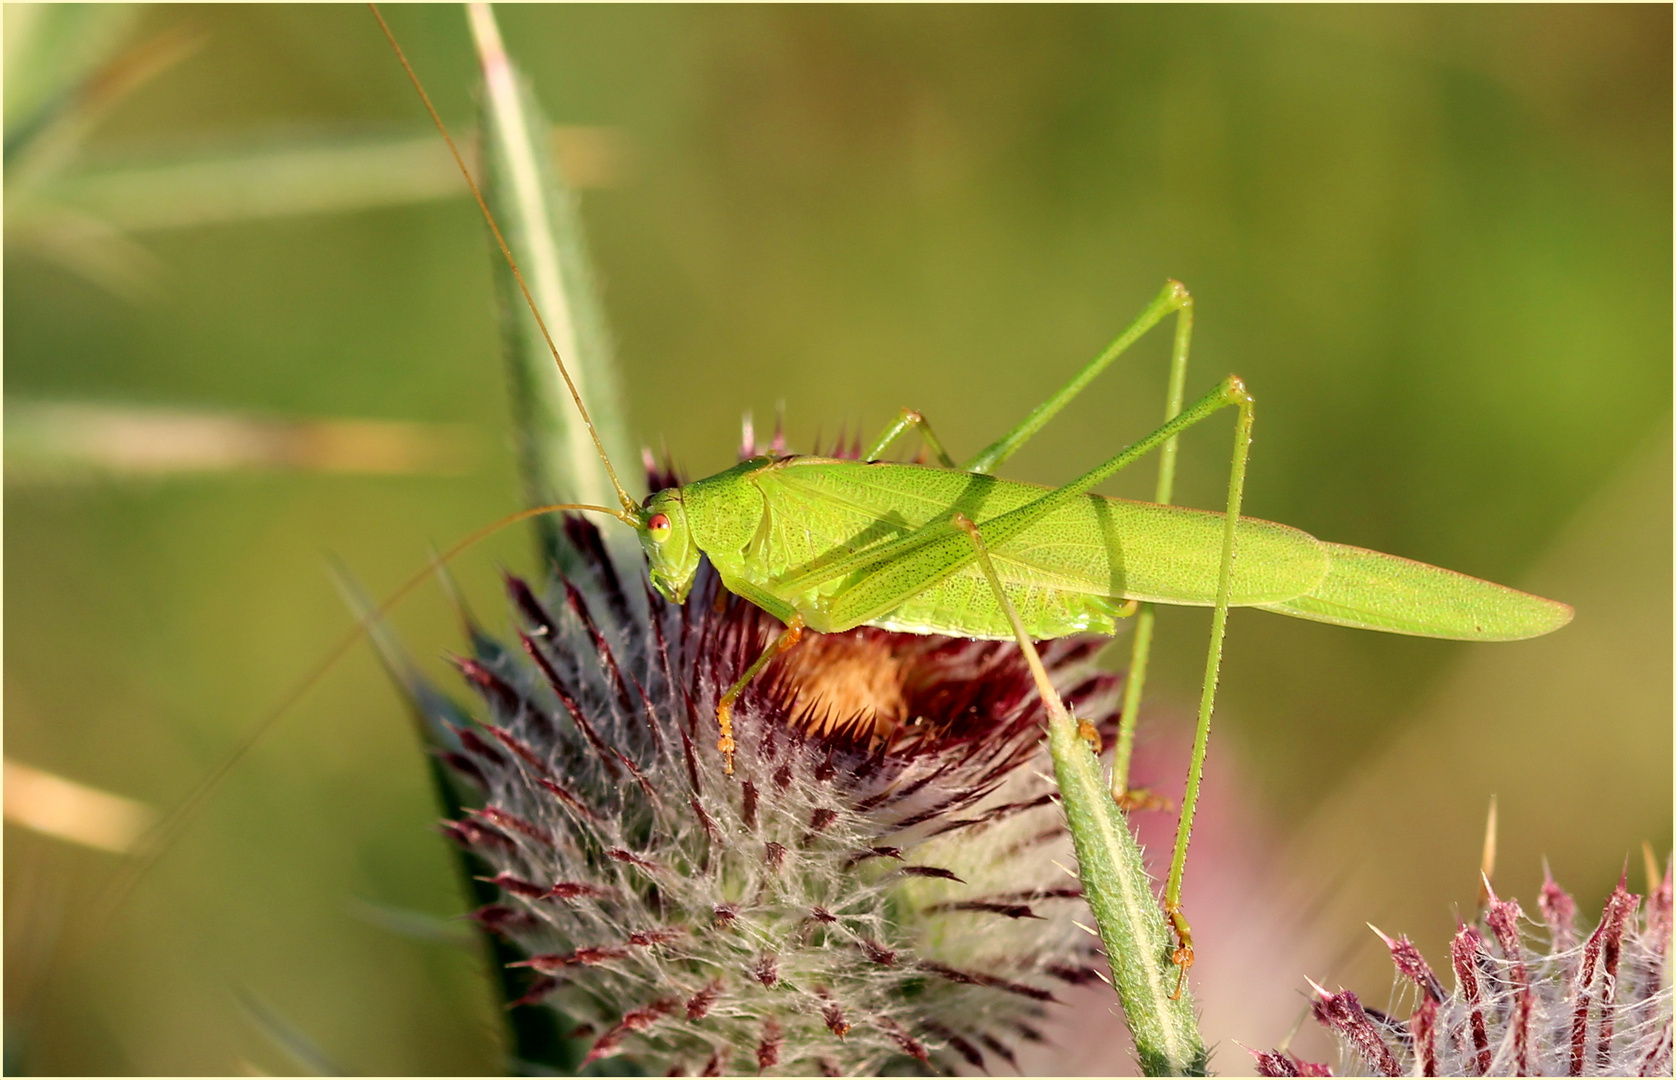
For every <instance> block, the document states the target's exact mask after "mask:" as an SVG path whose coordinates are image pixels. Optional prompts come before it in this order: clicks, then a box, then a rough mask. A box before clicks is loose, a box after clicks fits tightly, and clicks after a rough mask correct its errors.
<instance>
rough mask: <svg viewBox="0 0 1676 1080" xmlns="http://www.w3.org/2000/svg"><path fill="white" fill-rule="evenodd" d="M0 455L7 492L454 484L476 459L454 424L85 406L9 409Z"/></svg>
mask: <svg viewBox="0 0 1676 1080" xmlns="http://www.w3.org/2000/svg"><path fill="white" fill-rule="evenodd" d="M5 448H6V481H7V482H8V483H18V482H24V483H29V482H36V483H39V482H53V481H62V480H67V479H74V478H76V477H77V476H78V475H85V474H87V473H107V474H117V475H127V476H162V475H166V474H171V473H183V472H230V471H237V470H247V469H251V470H299V471H309V472H330V473H356V474H363V475H369V474H370V475H413V474H419V475H437V474H442V475H458V474H461V473H464V472H467V471H469V467H470V464H471V458H472V454H471V443H470V439H469V438H468V432H467V430H466V429H464V428H462V427H460V426H458V425H448V424H419V423H407V422H401V421H393V420H360V419H267V418H258V417H250V416H241V415H238V414H234V413H217V412H199V411H191V410H184V409H160V408H143V407H138V406H129V405H103V404H95V403H90V402H17V401H12V402H8V403H7V404H6V431H5Z"/></svg>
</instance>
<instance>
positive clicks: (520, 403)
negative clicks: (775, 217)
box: [470, 4, 641, 566]
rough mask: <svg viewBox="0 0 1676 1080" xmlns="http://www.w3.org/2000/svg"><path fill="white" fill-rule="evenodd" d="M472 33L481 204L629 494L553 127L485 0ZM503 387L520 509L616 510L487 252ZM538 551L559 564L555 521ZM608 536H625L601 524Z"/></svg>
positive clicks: (511, 289) (548, 359)
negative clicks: (481, 82) (524, 504)
mask: <svg viewBox="0 0 1676 1080" xmlns="http://www.w3.org/2000/svg"><path fill="white" fill-rule="evenodd" d="M470 13H471V28H472V37H473V39H474V40H475V42H476V44H477V52H478V56H479V58H480V60H481V61H482V64H483V75H484V79H485V81H486V84H487V90H486V93H485V94H484V97H483V115H482V120H481V130H482V132H483V158H484V172H485V184H484V193H485V197H486V199H487V201H488V204H489V209H490V210H491V211H492V212H493V213H494V215H495V218H496V220H497V221H498V222H499V223H500V228H501V232H502V233H503V234H504V235H505V237H506V241H507V244H508V245H509V246H510V247H511V249H512V253H513V255H514V257H516V258H517V260H518V265H519V267H520V268H521V269H522V271H523V274H524V280H525V282H526V283H527V284H528V285H529V289H530V294H531V295H532V296H533V297H534V299H535V302H536V305H537V306H538V307H539V308H540V309H541V314H542V317H543V318H544V319H545V320H546V322H547V327H548V329H549V330H550V331H551V332H552V335H553V342H554V344H555V345H556V346H557V347H558V350H559V354H560V356H561V357H563V359H564V363H565V366H566V368H568V369H569V371H570V376H571V379H572V380H573V381H574V383H575V384H576V389H577V392H578V393H580V394H581V396H582V400H583V403H584V404H585V405H586V406H587V408H588V411H589V412H590V413H591V414H592V416H593V421H594V424H595V426H596V428H597V429H598V431H599V435H600V439H601V441H602V442H603V443H604V444H605V448H606V452H607V453H608V454H610V456H611V458H612V461H613V463H614V464H616V465H617V466H618V467H619V468H620V469H622V470H623V473H622V476H621V479H622V480H623V482H624V486H625V487H627V488H629V493H630V494H631V495H639V494H641V492H640V491H639V490H638V486H637V483H636V477H637V474H638V469H637V468H634V467H633V466H634V464H635V462H636V461H637V458H636V456H635V455H634V454H633V445H632V443H631V441H630V439H629V435H628V425H627V419H626V414H627V410H626V408H625V406H624V399H623V394H622V389H621V387H620V385H619V381H618V378H617V374H616V363H615V360H614V359H613V355H612V345H611V336H610V333H609V330H608V328H607V325H606V320H605V311H604V308H603V306H602V304H601V303H600V299H599V293H598V289H597V288H596V287H595V283H594V282H595V279H594V274H593V271H592V268H591V264H590V263H589V260H588V254H587V244H586V241H585V238H584V236H583V230H582V216H581V211H580V208H579V206H578V203H577V199H576V196H575V193H574V192H573V191H572V190H571V189H570V188H569V187H568V186H567V185H566V184H565V182H564V179H563V177H561V176H560V175H559V172H558V169H557V167H556V165H555V163H554V161H553V156H552V153H551V149H550V148H551V147H552V145H553V142H552V131H551V128H550V127H549V125H548V123H547V120H546V118H545V117H544V116H543V115H542V112H541V108H540V106H539V105H538V104H537V102H536V100H535V96H534V95H533V94H532V93H530V91H529V89H528V86H527V84H526V83H525V82H524V80H523V79H522V77H521V76H520V75H519V74H518V73H517V71H516V69H515V68H514V67H513V66H512V63H511V61H510V60H509V59H508V58H507V56H506V53H505V50H504V48H503V47H502V45H501V39H500V31H499V29H498V28H497V27H496V25H495V21H494V15H493V13H492V11H491V10H490V9H489V7H488V5H486V4H478V5H472V7H471V9H470ZM494 262H495V282H496V293H497V295H498V297H499V302H500V310H501V332H502V337H503V340H504V342H505V352H506V358H507V364H508V371H509V375H510V378H511V386H512V409H513V419H514V425H515V435H516V439H517V444H518V456H519V467H520V470H521V473H522V475H523V479H524V488H525V498H526V499H527V500H528V501H529V503H530V505H532V506H533V505H539V504H543V503H552V502H586V503H595V504H598V505H602V506H615V505H617V496H616V493H615V492H614V491H613V489H612V487H611V483H610V479H609V477H608V476H607V474H606V471H605V468H604V466H603V465H602V464H601V462H600V460H599V455H598V453H597V451H596V450H595V448H594V444H593V440H592V439H591V438H590V437H589V435H588V432H587V430H586V428H585V427H584V426H583V424H582V421H581V417H580V416H579V415H578V414H577V410H576V406H575V405H574V404H573V403H572V402H571V400H570V395H569V393H568V392H567V391H566V389H565V386H564V383H563V381H562V379H561V378H560V376H559V372H558V369H557V367H556V366H555V365H554V363H553V357H552V354H551V352H549V350H548V348H547V343H546V341H545V340H544V338H543V337H542V334H541V331H540V328H539V327H538V326H537V324H536V321H535V318H534V317H533V316H532V315H531V314H530V311H529V308H528V306H527V305H526V304H525V302H524V298H523V295H522V293H521V291H520V290H519V289H518V285H517V282H516V281H515V280H514V279H513V277H512V274H511V271H510V270H509V269H508V268H507V267H506V265H505V263H504V261H503V260H502V259H501V256H500V254H499V253H498V252H496V253H495V255H494ZM535 524H536V528H537V529H538V531H539V535H540V536H541V541H542V548H543V550H544V552H546V553H548V554H550V555H552V556H555V557H557V558H559V559H560V565H561V566H563V565H565V559H566V558H567V555H566V552H565V545H564V544H563V542H562V541H561V539H560V535H561V534H560V531H559V523H558V521H557V520H556V519H554V518H551V517H544V518H538V519H536V523H535ZM606 535H607V536H608V537H611V538H614V539H615V540H616V541H617V542H623V541H625V540H632V537H626V538H625V537H622V536H620V535H619V530H613V529H608V530H607V531H606Z"/></svg>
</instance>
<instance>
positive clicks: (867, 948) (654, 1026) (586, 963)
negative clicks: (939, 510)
mask: <svg viewBox="0 0 1676 1080" xmlns="http://www.w3.org/2000/svg"><path fill="white" fill-rule="evenodd" d="M665 479H666V478H656V479H655V481H654V489H655V488H656V487H657V486H658V483H659V482H662V481H664V480H665ZM565 528H566V532H567V535H568V537H569V540H570V542H571V544H572V545H573V546H574V548H575V549H576V550H577V551H579V552H581V553H582V554H583V558H582V559H581V560H580V563H579V565H581V566H582V567H583V568H584V571H585V572H584V573H577V574H574V575H573V577H572V579H571V580H556V581H554V582H552V583H551V584H550V585H549V586H548V587H547V588H545V589H543V590H537V589H533V588H531V587H530V586H529V585H527V584H526V583H525V582H524V581H522V580H519V579H518V578H508V588H509V592H510V594H511V597H512V601H513V607H514V609H515V612H516V619H517V623H518V631H517V637H518V646H517V647H516V648H502V647H499V646H497V645H496V644H495V643H494V642H493V641H492V640H491V639H489V638H487V637H486V636H484V635H482V634H480V633H476V632H474V633H473V638H474V643H475V655H474V656H473V657H472V658H470V659H463V660H461V661H460V662H459V666H460V669H461V671H462V672H463V674H464V675H465V677H466V679H467V681H468V682H469V683H470V684H471V686H472V687H473V688H474V689H475V690H476V691H477V692H478V694H479V696H480V697H481V698H482V700H483V702H484V704H485V705H486V706H487V708H488V713H489V715H488V717H487V719H486V720H485V721H484V722H482V723H481V724H479V725H476V726H465V725H456V727H455V731H456V737H457V746H456V748H455V749H454V750H453V751H452V752H450V753H448V754H445V755H444V757H445V760H447V761H448V762H449V763H450V764H451V765H452V766H453V768H454V769H455V771H456V772H458V773H459V774H460V775H461V776H463V777H465V778H467V779H469V781H470V782H471V783H472V784H473V785H474V786H475V787H476V788H478V789H479V790H480V791H481V793H482V794H481V805H480V806H478V807H477V808H475V809H472V810H471V811H470V812H468V813H467V814H466V815H464V816H463V817H461V818H459V819H458V820H454V821H450V822H448V823H446V827H447V829H448V830H449V832H451V833H452V835H453V837H454V839H455V840H457V841H458V842H459V843H460V844H462V845H464V846H465V847H466V848H468V849H469V850H470V851H471V852H473V853H475V855H476V856H477V857H479V858H481V859H482V860H483V861H484V862H485V863H486V864H488V866H489V867H491V868H492V874H490V875H486V876H487V877H489V878H490V880H492V881H493V882H494V883H495V884H497V885H498V886H499V888H500V890H501V893H502V895H501V898H500V899H499V901H498V902H496V903H494V904H490V905H488V906H486V907H484V908H482V909H481V910H479V911H478V912H477V913H476V918H477V919H478V921H479V922H480V923H481V924H482V925H484V926H485V927H487V928H488V929H490V930H492V931H494V932H496V933H498V934H500V935H503V936H504V937H505V938H507V939H509V940H510V941H511V942H512V943H514V944H515V945H516V946H517V947H518V948H519V949H520V950H522V952H523V954H524V955H525V956H526V957H527V959H526V960H524V961H522V962H521V963H523V964H524V965H526V966H527V967H528V968H529V969H531V970H532V971H533V972H534V973H535V980H534V982H533V983H532V984H531V986H530V989H529V993H528V994H526V995H525V999H524V1000H525V1001H526V1002H533V1001H549V1002H552V1003H554V1004H556V1005H558V1006H559V1007H560V1008H561V1009H562V1010H563V1011H564V1013H565V1014H566V1015H567V1016H570V1017H572V1018H574V1019H577V1020H580V1021H582V1022H583V1023H584V1025H585V1027H586V1028H588V1029H591V1032H590V1035H591V1038H592V1049H591V1050H590V1052H589V1059H590V1060H591V1059H593V1058H598V1057H604V1056H608V1055H613V1054H626V1055H630V1056H632V1058H633V1059H634V1061H635V1063H636V1064H637V1065H638V1066H640V1067H642V1068H644V1069H646V1070H648V1071H656V1072H662V1071H664V1070H665V1069H683V1070H691V1071H700V1072H705V1073H716V1072H718V1071H724V1070H740V1069H760V1070H761V1071H763V1072H785V1073H809V1072H814V1071H828V1072H831V1071H836V1072H841V1073H858V1072H873V1071H877V1070H879V1069H881V1068H884V1067H887V1066H900V1065H904V1064H905V1065H909V1066H914V1064H915V1061H914V1059H917V1061H918V1063H919V1065H918V1066H917V1067H931V1068H936V1069H939V1070H943V1071H950V1070H958V1069H961V1068H971V1069H982V1068H986V1067H988V1065H989V1063H990V1062H991V1061H993V1060H995V1059H1000V1060H1001V1061H1004V1062H1011V1061H1012V1060H1013V1047H1014V1045H1015V1044H1016V1043H1017V1042H1018V1041H1019V1040H1020V1039H1024V1040H1035V1039H1039V1038H1040V1035H1039V1033H1038V1024H1039V1020H1040V1018H1041V1017H1042V1016H1043V1015H1044V1014H1045V1011H1046V1010H1047V1008H1049V1007H1050V1006H1051V1005H1053V1004H1054V1002H1055V1001H1056V1000H1057V999H1056V995H1055V988H1056V986H1063V985H1065V984H1077V983H1082V982H1086V981H1088V980H1091V979H1093V978H1095V977H1096V976H1095V972H1094V968H1093V966H1092V965H1093V963H1094V962H1095V961H1096V960H1097V954H1096V953H1095V951H1094V943H1093V941H1092V940H1091V939H1090V938H1089V937H1088V935H1086V934H1084V933H1083V932H1082V931H1081V930H1079V929H1078V928H1077V926H1076V924H1075V919H1076V918H1077V911H1078V910H1079V909H1080V907H1081V905H1080V902H1079V901H1078V899H1077V898H1078V897H1079V896H1080V890H1079V888H1078V886H1077V883H1076V880H1075V879H1074V878H1072V877H1068V876H1067V875H1066V873H1065V872H1064V871H1063V870H1061V869H1059V867H1058V866H1057V865H1056V861H1057V862H1058V863H1062V864H1067V865H1069V864H1070V863H1071V855H1070V845H1069V842H1068V839H1067V836H1066V832H1065V825H1064V818H1063V814H1062V813H1061V811H1060V809H1059V807H1058V806H1057V805H1056V804H1055V802H1054V800H1053V798H1052V787H1051V782H1050V781H1049V780H1048V778H1047V777H1046V776H1045V775H1044V774H1045V773H1046V772H1047V771H1048V769H1049V766H1048V764H1047V761H1046V754H1045V750H1044V749H1043V748H1042V737H1041V736H1042V724H1043V713H1042V710H1041V706H1040V703H1039V701H1038V699H1037V695H1036V693H1035V691H1034V689H1033V686H1032V683H1031V680H1030V676H1029V673H1028V671H1027V669H1026V667H1025V665H1024V663H1023V661H1022V660H1021V658H1020V657H1019V655H1018V652H1017V649H1016V648H1015V647H1014V646H1013V645H1011V644H1010V643H996V642H974V641H967V640H961V639H951V638H939V637H920V636H914V635H907V634H895V633H887V632H884V631H880V630H873V629H861V630H857V631H853V632H851V633H847V634H833V635H810V636H809V637H808V638H807V639H806V640H805V641H804V643H803V644H801V645H800V646H799V647H798V648H797V649H795V650H793V651H792V652H790V653H788V654H787V655H786V656H785V657H784V658H783V659H781V660H778V661H776V662H775V663H774V664H773V665H772V666H771V667H770V668H769V669H767V671H766V672H765V673H764V675H763V677H762V678H760V679H759V680H758V681H757V682H755V683H754V684H753V685H752V686H751V688H750V689H749V690H748V691H747V692H746V693H745V695H744V696H743V698H742V699H741V701H740V702H739V704H738V706H737V708H736V710H735V713H734V717H735V720H734V723H735V737H736V739H737V741H738V751H737V756H736V764H735V771H734V773H733V774H732V775H728V774H726V773H725V772H724V770H723V762H722V757H721V755H720V754H719V753H717V752H716V749H715V744H716V728H715V720H714V717H715V708H716V701H717V698H718V696H719V694H720V693H721V691H722V690H723V689H725V688H726V687H727V686H728V685H729V684H730V683H731V681H732V680H733V679H734V678H736V677H737V676H738V674H739V673H740V672H741V671H742V670H743V669H744V668H745V666H746V665H747V664H749V663H750V661H751V660H752V659H753V658H754V657H755V656H756V655H757V654H758V653H759V652H760V650H761V649H762V648H764V646H765V644H766V643H767V642H768V641H770V640H771V639H772V635H773V633H775V632H776V631H777V630H778V627H777V624H775V623H774V622H773V620H772V619H771V618H769V617H767V616H766V615H764V614H763V613H762V612H761V611H759V610H758V609H757V608H755V607H753V606H751V605H749V604H747V603H745V602H743V601H741V600H739V599H737V598H735V597H732V596H730V595H729V594H727V593H726V592H725V591H724V590H722V589H721V588H720V587H719V585H718V583H717V580H716V578H715V575H714V574H713V573H712V572H710V571H709V570H708V569H706V570H705V571H704V572H703V574H702V575H701V577H700V579H699V582H698V585H697V586H696V587H695V588H694V590H693V593H692V595H691V597H690V598H689V600H688V602H687V603H686V604H685V605H684V606H676V605H671V604H668V603H666V602H664V601H663V600H662V599H660V598H659V597H657V596H656V595H655V594H654V593H652V592H651V590H650V589H649V588H647V587H646V582H645V579H644V577H643V576H641V574H642V570H643V567H635V568H632V569H631V568H629V567H626V566H625V567H622V568H619V567H618V566H616V565H614V564H613V562H612V561H611V559H610V558H609V557H608V556H607V554H606V552H605V549H604V547H603V545H602V544H601V542H600V538H599V535H598V533H597V531H596V530H595V529H594V528H593V526H592V525H590V524H588V523H586V522H584V521H581V520H579V519H572V520H569V521H567V523H566V526H565ZM1100 644H1101V641H1100V640H1099V639H1088V640H1066V641H1061V642H1055V643H1053V644H1052V645H1051V646H1049V647H1048V648H1047V649H1046V650H1045V654H1044V655H1045V659H1046V660H1047V662H1048V664H1049V667H1050V669H1051V670H1052V672H1053V673H1054V678H1055V680H1056V682H1057V683H1058V685H1059V686H1060V688H1061V690H1062V692H1063V693H1064V694H1065V696H1066V697H1067V699H1068V700H1069V701H1071V702H1072V703H1074V704H1075V705H1076V707H1077V711H1078V715H1079V716H1082V717H1088V718H1091V719H1093V720H1095V721H1098V720H1100V719H1102V718H1104V717H1109V716H1110V713H1111V711H1112V708H1113V705H1114V703H1115V693H1114V691H1115V685H1114V684H1115V681H1116V680H1115V678H1114V677H1113V676H1110V675H1105V674H1101V673H1099V672H1098V671H1096V670H1095V669H1094V668H1093V666H1092V659H1093V655H1094V653H1095V651H1096V650H1097V649H1098V648H1099V646H1100Z"/></svg>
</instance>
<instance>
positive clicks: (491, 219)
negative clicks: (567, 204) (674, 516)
mask: <svg viewBox="0 0 1676 1080" xmlns="http://www.w3.org/2000/svg"><path fill="white" fill-rule="evenodd" d="M367 7H369V8H371V9H372V15H373V18H375V19H377V20H378V26H379V29H381V30H383V31H384V37H385V38H386V39H387V40H388V41H389V42H390V48H392V49H394V50H395V51H396V59H397V60H399V61H401V65H402V70H403V71H406V72H407V77H408V80H409V81H410V82H412V83H413V88H414V89H415V90H417V91H419V100H420V101H423V102H424V103H425V111H426V112H428V113H430V114H431V122H432V123H434V124H436V129H437V130H438V131H440V132H442V139H443V141H444V142H446V143H447V144H448V152H449V153H450V154H452V155H454V164H455V165H457V166H459V168H460V175H461V176H463V177H465V178H466V186H467V187H469V188H471V197H472V198H473V199H476V200H477V208H478V209H479V210H481V211H483V220H484V221H486V222H488V223H489V231H490V232H492V233H494V236H495V243H496V244H498V245H500V253H501V255H502V256H504V257H505V259H506V265H507V266H509V267H511V269H512V277H513V280H515V281H517V282H518V291H519V292H521V293H523V294H524V303H526V304H528V305H529V308H530V314H531V315H534V316H535V325H536V326H537V327H539V328H540V330H541V337H542V339H543V340H545V341H546V342H547V350H548V351H549V352H551V353H552V354H553V363H555V364H557V365H558V366H559V374H560V375H561V376H562V377H563V378H564V385H565V389H566V390H569V391H570V400H572V401H574V402H575V403H576V411H577V412H578V413H580V414H581V415H582V424H583V425H584V426H585V427H586V428H587V429H588V437H589V438H591V439H593V441H594V449H595V450H597V451H599V460H600V461H601V462H602V463H603V464H604V465H605V475H606V476H608V477H610V478H611V486H612V487H613V488H615V489H616V490H617V499H618V501H619V502H621V503H622V505H623V511H624V513H626V514H629V515H631V516H632V515H635V514H636V512H637V511H638V510H639V509H640V504H639V503H636V502H635V501H634V500H633V499H632V498H630V497H629V493H628V492H627V491H625V490H623V485H622V483H621V482H620V481H619V480H618V479H617V470H616V469H613V468H612V467H611V459H610V458H609V457H607V456H606V453H605V443H603V442H601V441H600V437H599V432H598V431H595V430H594V422H593V419H592V418H591V417H589V416H588V407H587V406H586V405H584V404H582V395H581V394H579V393H577V391H576V384H575V383H574V382H572V381H571V379H570V372H569V371H568V370H566V369H565V366H564V360H563V359H561V358H560V356H559V347H558V346H557V345H555V344H554V343H553V335H552V333H551V332H550V331H549V330H548V329H547V320H546V319H543V318H542V317H541V309H540V308H538V307H536V305H535V297H534V296H531V295H530V287H529V286H528V285H526V284H524V273H523V271H522V270H519V269H518V260H517V259H515V258H513V257H512V249H511V248H510V247H508V246H507V243H506V238H505V237H504V236H502V235H501V231H500V226H499V225H498V224H496V222H495V215H494V214H493V213H491V212H490V210H489V204H488V202H486V201H485V200H484V198H483V192H482V191H481V190H480V189H479V188H478V186H477V181H476V180H474V179H472V175H471V170H470V169H468V168H466V159H465V158H464V157H463V156H462V155H461V154H460V148H459V147H458V146H456V145H455V144H454V137H453V136H452V135H450V134H448V126H447V125H446V124H444V123H443V122H442V117H441V116H439V115H438V114H437V111H436V106H434V105H432V104H431V96H430V95H429V94H427V93H426V92H425V86H424V84H423V83H421V82H420V81H419V74H418V72H416V71H414V70H413V65H412V64H410V63H408V61H407V54H406V53H404V52H402V47H401V45H400V44H398V43H397V41H396V35H395V34H394V33H392V32H391V30H390V24H389V23H387V22H385V21H384V13H383V12H381V11H379V10H378V5H377V4H368V5H367ZM625 520H627V519H625ZM637 521H638V518H635V520H632V521H630V522H629V523H630V524H631V525H632V524H636V523H637Z"/></svg>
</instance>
